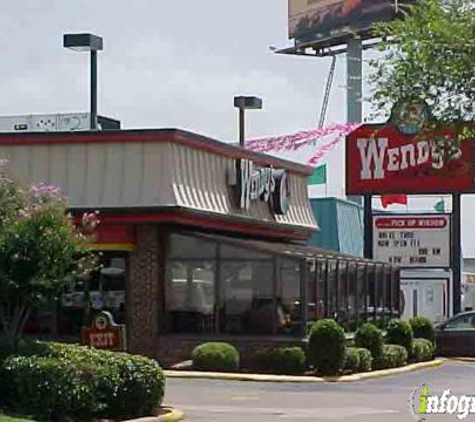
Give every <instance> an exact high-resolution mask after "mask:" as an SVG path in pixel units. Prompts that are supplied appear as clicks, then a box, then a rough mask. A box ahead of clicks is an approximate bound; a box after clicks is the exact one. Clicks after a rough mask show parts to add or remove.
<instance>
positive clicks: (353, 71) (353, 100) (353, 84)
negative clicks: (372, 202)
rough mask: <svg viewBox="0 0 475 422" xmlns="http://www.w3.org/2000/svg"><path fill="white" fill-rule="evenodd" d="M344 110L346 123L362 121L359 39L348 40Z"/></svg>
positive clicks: (361, 48) (361, 56) (361, 70)
mask: <svg viewBox="0 0 475 422" xmlns="http://www.w3.org/2000/svg"><path fill="white" fill-rule="evenodd" d="M347 61H348V62H347V95H346V109H347V121H348V123H361V122H362V121H363V101H362V98H363V42H362V41H361V38H350V39H349V40H348V56H347ZM348 200H350V201H353V202H356V203H357V204H361V203H362V198H361V197H360V196H349V197H348Z"/></svg>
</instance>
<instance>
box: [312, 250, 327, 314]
mask: <svg viewBox="0 0 475 422" xmlns="http://www.w3.org/2000/svg"><path fill="white" fill-rule="evenodd" d="M327 266H328V261H327V260H323V259H319V260H318V261H317V276H316V277H317V303H316V305H317V306H316V315H315V319H316V320H317V319H321V318H325V317H326V315H327V300H326V297H327Z"/></svg>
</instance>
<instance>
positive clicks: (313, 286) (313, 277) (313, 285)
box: [307, 261, 318, 322]
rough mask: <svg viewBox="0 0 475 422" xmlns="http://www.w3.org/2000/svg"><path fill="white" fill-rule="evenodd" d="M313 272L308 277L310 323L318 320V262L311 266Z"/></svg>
mask: <svg viewBox="0 0 475 422" xmlns="http://www.w3.org/2000/svg"><path fill="white" fill-rule="evenodd" d="M310 267H311V270H310V271H308V275H307V305H308V315H307V318H308V322H312V321H315V320H316V319H317V317H316V315H317V274H318V270H317V262H316V261H315V264H314V265H313V266H310Z"/></svg>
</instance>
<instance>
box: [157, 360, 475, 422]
mask: <svg viewBox="0 0 475 422" xmlns="http://www.w3.org/2000/svg"><path fill="white" fill-rule="evenodd" d="M422 384H426V385H428V386H429V387H430V391H431V393H432V394H441V393H442V392H443V391H444V390H446V389H451V390H452V393H453V394H456V395H472V394H475V388H474V385H475V363H463V362H455V361H448V362H446V363H445V364H444V365H443V366H442V367H439V368H436V369H428V370H421V371H417V372H413V373H408V374H401V375H394V376H390V377H385V378H379V379H373V380H367V381H361V382H354V383H324V384H291V383H256V382H242V381H241V382H240V381H214V380H186V379H169V380H168V381H167V396H166V404H167V405H171V406H174V407H177V408H180V409H181V410H183V411H184V412H185V414H186V420H188V421H197V422H200V421H212V422H214V421H229V422H238V421H239V422H242V421H245V422H267V421H279V420H282V421H286V420H290V421H292V420H296V421H307V420H308V421H350V422H363V421H365V422H373V421H374V422H380V421H384V422H396V421H397V422H401V421H414V420H415V418H414V417H413V416H412V414H411V412H410V410H409V409H410V404H409V403H410V400H411V395H412V394H413V392H414V390H415V389H416V388H417V387H418V386H420V385H422ZM470 418H475V415H473V416H472V415H469V417H468V418H467V420H470ZM426 420H427V421H428V422H430V421H431V420H435V421H445V420H447V421H449V420H453V421H456V420H458V419H457V417H456V416H455V415H437V416H434V415H428V416H427V418H426Z"/></svg>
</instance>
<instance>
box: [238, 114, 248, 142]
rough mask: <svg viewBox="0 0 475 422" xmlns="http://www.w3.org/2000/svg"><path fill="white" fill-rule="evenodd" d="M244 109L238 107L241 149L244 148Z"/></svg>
mask: <svg viewBox="0 0 475 422" xmlns="http://www.w3.org/2000/svg"><path fill="white" fill-rule="evenodd" d="M244 113H245V109H244V107H239V145H240V146H241V148H245V147H246V146H245V138H246V127H245V124H246V122H245V119H244Z"/></svg>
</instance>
